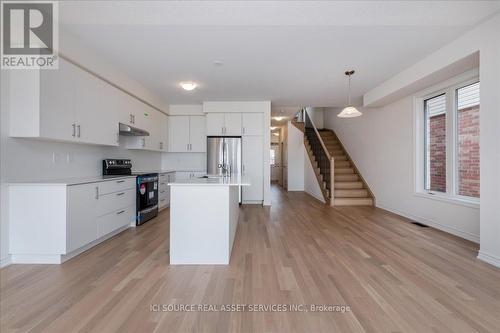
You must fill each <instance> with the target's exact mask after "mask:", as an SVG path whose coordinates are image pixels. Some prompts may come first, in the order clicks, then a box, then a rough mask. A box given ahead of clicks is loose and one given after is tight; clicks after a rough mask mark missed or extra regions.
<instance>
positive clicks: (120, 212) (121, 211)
mask: <svg viewBox="0 0 500 333" xmlns="http://www.w3.org/2000/svg"><path fill="white" fill-rule="evenodd" d="M123 213H125V211H124V210H120V211H119V212H118V213H116V215H120V214H123Z"/></svg>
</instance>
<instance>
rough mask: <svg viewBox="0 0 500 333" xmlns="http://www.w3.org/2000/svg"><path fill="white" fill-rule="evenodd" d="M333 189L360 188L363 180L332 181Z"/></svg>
mask: <svg viewBox="0 0 500 333" xmlns="http://www.w3.org/2000/svg"><path fill="white" fill-rule="evenodd" d="M334 186H335V189H362V188H363V182H359V181H354V182H338V181H336V182H335V183H334Z"/></svg>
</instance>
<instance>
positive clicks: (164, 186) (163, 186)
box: [158, 180, 168, 191]
mask: <svg viewBox="0 0 500 333" xmlns="http://www.w3.org/2000/svg"><path fill="white" fill-rule="evenodd" d="M167 189H168V181H166V180H165V181H162V180H160V184H159V186H158V191H162V190H164V191H166V190H167Z"/></svg>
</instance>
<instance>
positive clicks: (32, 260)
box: [10, 225, 130, 264]
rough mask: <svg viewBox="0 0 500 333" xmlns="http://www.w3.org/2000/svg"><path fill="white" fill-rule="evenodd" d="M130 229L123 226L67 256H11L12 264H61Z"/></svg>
mask: <svg viewBox="0 0 500 333" xmlns="http://www.w3.org/2000/svg"><path fill="white" fill-rule="evenodd" d="M128 228H130V226H128V225H126V226H123V227H121V228H119V229H117V230H115V231H113V232H110V233H109V234H107V235H104V236H102V237H101V238H99V239H97V240H95V241H93V242H91V243H89V244H87V245H84V246H82V247H80V248H78V249H76V250H74V251H72V252H70V253H68V254H11V256H10V258H11V263H12V264H62V263H63V262H65V261H68V260H69V259H71V258H73V257H76V256H77V255H79V254H81V253H83V252H85V251H87V250H89V249H90V248H92V247H94V246H96V245H97V244H99V243H102V242H104V241H105V240H107V239H109V238H111V237H113V236H115V235H117V234H119V233H120V232H122V231H124V230H126V229H128Z"/></svg>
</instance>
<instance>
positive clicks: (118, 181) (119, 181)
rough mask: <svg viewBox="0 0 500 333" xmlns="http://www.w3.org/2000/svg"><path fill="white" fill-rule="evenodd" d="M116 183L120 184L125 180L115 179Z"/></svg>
mask: <svg viewBox="0 0 500 333" xmlns="http://www.w3.org/2000/svg"><path fill="white" fill-rule="evenodd" d="M116 183H117V184H120V183H125V181H124V180H117V181H116Z"/></svg>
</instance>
